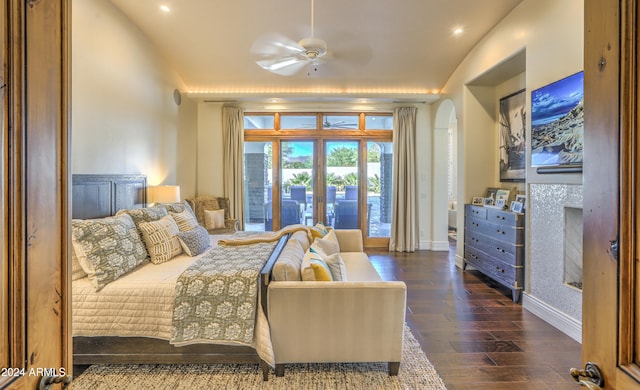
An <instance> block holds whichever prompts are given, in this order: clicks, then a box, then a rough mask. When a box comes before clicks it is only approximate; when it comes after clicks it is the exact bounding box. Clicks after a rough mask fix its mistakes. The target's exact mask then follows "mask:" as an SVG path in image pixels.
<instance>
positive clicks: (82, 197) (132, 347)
mask: <svg viewBox="0 0 640 390" xmlns="http://www.w3.org/2000/svg"><path fill="white" fill-rule="evenodd" d="M145 188H146V178H145V176H142V175H74V176H73V189H72V193H73V202H72V217H73V218H74V219H92V218H103V217H107V216H112V215H114V214H116V211H118V210H120V209H136V208H144V207H146V198H145V192H146V191H145ZM220 238H223V237H219V236H211V243H212V245H213V246H216V243H217V241H218V239H220ZM285 242H286V236H285V237H282V238H281V239H280V240H278V241H277V242H274V243H273V244H272V246H271V247H273V250H272V251H271V252H270V253H267V254H266V255H265V256H266V257H265V258H266V262H265V265H264V267H262V268H261V269H260V270H259V274H258V278H257V279H258V280H257V281H256V283H257V284H258V288H257V297H258V305H257V307H256V309H255V310H256V316H255V317H256V318H257V320H256V324H255V329H256V331H255V335H256V336H255V337H254V339H253V340H252V341H251V343H247V342H224V343H218V342H214V343H212V342H210V341H207V340H204V341H202V340H197V339H196V340H192V341H184V342H183V343H182V344H183V345H180V344H181V343H177V342H175V339H173V340H172V334H171V333H172V324H171V318H172V315H173V314H172V308H173V302H174V299H176V296H175V294H176V293H175V290H176V289H175V283H176V281H177V280H178V278H179V277H181V275H182V273H183V271H184V270H185V269H187V267H189V266H190V265H191V264H193V263H194V262H197V261H198V260H199V259H200V258H202V257H203V256H205V255H207V254H208V253H209V252H205V254H202V255H199V256H196V257H189V256H187V255H185V254H182V255H179V256H178V257H175V258H173V259H172V260H171V261H168V262H166V263H162V264H151V263H147V264H144V265H141V266H139V267H138V268H136V269H135V270H134V271H132V272H130V273H128V274H126V275H124V276H122V277H120V278H118V279H117V280H115V281H113V282H111V283H109V284H107V285H105V286H104V287H103V288H102V289H101V290H100V291H98V292H96V291H95V289H94V288H93V286H92V284H91V283H90V282H89V281H88V279H87V278H81V279H78V280H74V281H73V285H72V287H73V288H72V291H73V350H74V365H88V364H97V363H134V364H162V363H167V364H168V363H181V364H189V363H258V364H260V365H261V367H262V371H263V376H264V379H265V380H267V378H268V371H269V366H270V365H273V362H272V361H270V360H272V356H270V355H269V353H272V352H270V337H269V332H268V322H267V308H266V295H267V293H266V291H267V286H268V283H269V279H270V272H271V269H272V267H273V264H274V263H275V260H276V259H277V257H278V255H279V253H280V251H281V250H282V248H283V246H284V244H285ZM260 266H261V265H260ZM96 319H100V320H99V321H96ZM173 336H175V335H173ZM171 341H173V344H172V342H171ZM176 344H177V345H176ZM178 345H179V346H178Z"/></svg>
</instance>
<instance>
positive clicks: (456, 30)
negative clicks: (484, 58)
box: [453, 27, 464, 36]
mask: <svg viewBox="0 0 640 390" xmlns="http://www.w3.org/2000/svg"><path fill="white" fill-rule="evenodd" d="M463 32H464V28H462V27H456V28H454V29H453V35H456V36H459V35H462V33H463Z"/></svg>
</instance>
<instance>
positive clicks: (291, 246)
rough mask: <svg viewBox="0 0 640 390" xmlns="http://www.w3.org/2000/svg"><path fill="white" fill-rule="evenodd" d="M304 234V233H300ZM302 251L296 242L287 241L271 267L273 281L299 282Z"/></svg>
mask: <svg viewBox="0 0 640 390" xmlns="http://www.w3.org/2000/svg"><path fill="white" fill-rule="evenodd" d="M302 233H303V234H304V232H302ZM303 258H304V249H303V248H302V245H301V244H300V242H299V241H298V240H291V239H289V241H287V245H285V246H284V248H283V249H282V253H280V256H279V257H278V260H277V261H276V263H275V264H274V265H273V279H274V280H277V281H292V280H295V281H300V280H302V278H301V275H300V272H301V270H302V259H303Z"/></svg>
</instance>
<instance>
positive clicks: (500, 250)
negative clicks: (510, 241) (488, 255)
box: [496, 248, 505, 253]
mask: <svg viewBox="0 0 640 390" xmlns="http://www.w3.org/2000/svg"><path fill="white" fill-rule="evenodd" d="M496 250H497V251H498V252H501V253H504V252H505V251H504V249H502V248H496Z"/></svg>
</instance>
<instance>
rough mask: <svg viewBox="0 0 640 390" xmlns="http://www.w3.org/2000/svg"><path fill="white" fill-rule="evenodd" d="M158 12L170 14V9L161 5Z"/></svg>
mask: <svg viewBox="0 0 640 390" xmlns="http://www.w3.org/2000/svg"><path fill="white" fill-rule="evenodd" d="M160 11H162V12H171V8H169V6H167V5H161V6H160Z"/></svg>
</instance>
